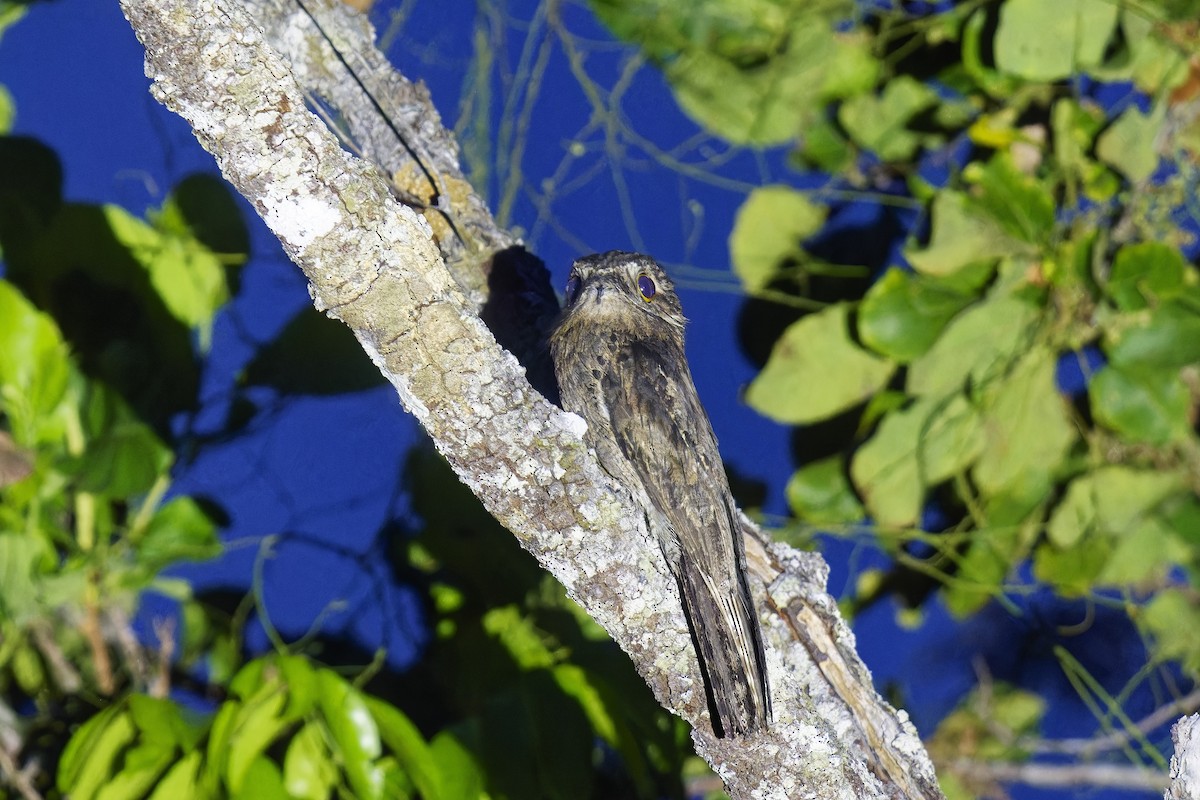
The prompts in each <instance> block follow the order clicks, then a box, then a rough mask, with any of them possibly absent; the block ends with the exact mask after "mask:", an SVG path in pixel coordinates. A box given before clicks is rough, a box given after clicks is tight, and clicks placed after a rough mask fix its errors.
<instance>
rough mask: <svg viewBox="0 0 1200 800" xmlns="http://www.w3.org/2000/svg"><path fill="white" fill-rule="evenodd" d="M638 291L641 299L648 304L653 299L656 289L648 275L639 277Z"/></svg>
mask: <svg viewBox="0 0 1200 800" xmlns="http://www.w3.org/2000/svg"><path fill="white" fill-rule="evenodd" d="M638 291H640V292H641V293H642V299H643V300H645V301H646V302H647V303H649V302H650V301H652V300H653V299H654V295H655V293H656V292H658V288H657V287H656V286H655V285H654V279H653V278H651V277H650V276H649V275H639V276H638Z"/></svg>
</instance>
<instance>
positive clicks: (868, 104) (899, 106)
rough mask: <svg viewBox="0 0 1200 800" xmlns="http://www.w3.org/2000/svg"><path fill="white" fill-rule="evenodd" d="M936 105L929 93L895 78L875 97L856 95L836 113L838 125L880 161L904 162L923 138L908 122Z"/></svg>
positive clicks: (922, 86) (905, 77) (912, 82)
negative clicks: (909, 126) (911, 128)
mask: <svg viewBox="0 0 1200 800" xmlns="http://www.w3.org/2000/svg"><path fill="white" fill-rule="evenodd" d="M938 102H939V101H938V96H937V93H936V92H935V91H933V89H930V88H929V87H928V86H926V85H925V84H923V83H921V82H920V81H918V80H916V79H915V78H913V77H911V76H909V75H897V76H896V77H895V78H892V79H891V80H890V81H888V82H887V84H886V85H885V86H884V89H883V92H882V93H881V94H879V95H878V96H874V95H869V94H860V95H856V96H854V97H851V98H849V99H848V100H846V102H845V103H843V104H842V105H841V107H840V108H839V110H838V121H839V122H841V123H842V127H844V128H845V129H846V132H847V133H849V134H850V136H851V138H853V139H854V141H856V142H857V143H858V144H860V145H861V146H862V147H864V148H866V149H867V150H870V151H871V152H873V153H875V154H876V155H878V156H879V158H880V159H881V160H883V161H888V162H894V161H907V160H909V159H911V158H912V157H913V155H914V154H915V153H916V152H917V148H918V147H920V146H921V144H922V141H923V140H924V138H925V137H926V136H927V134H919V133H916V132H915V131H913V130H910V129H909V128H908V123H909V121H910V120H911V119H912V118H913V117H915V116H916V115H918V114H920V113H922V112H924V111H928V110H930V109H932V108H933V107H935V106H936V105H937V104H938Z"/></svg>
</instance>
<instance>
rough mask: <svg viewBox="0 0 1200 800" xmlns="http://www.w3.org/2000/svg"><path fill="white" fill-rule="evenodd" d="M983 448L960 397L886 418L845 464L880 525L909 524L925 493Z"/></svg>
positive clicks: (970, 413)
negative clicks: (848, 465) (847, 465)
mask: <svg viewBox="0 0 1200 800" xmlns="http://www.w3.org/2000/svg"><path fill="white" fill-rule="evenodd" d="M982 447H983V435H982V431H981V429H980V425H979V417H978V415H977V414H976V412H975V409H974V408H972V407H971V404H970V403H968V402H967V399H966V398H965V397H964V396H963V395H961V394H958V395H954V396H953V397H950V398H948V399H947V398H925V399H922V400H918V401H917V402H916V403H914V404H913V405H911V406H910V407H908V408H907V409H904V410H903V411H895V412H892V413H891V414H888V415H887V417H885V418H884V420H883V422H882V423H881V424H880V426H879V429H878V430H877V431H876V432H875V435H874V436H872V437H871V438H870V440H868V441H867V443H866V444H864V445H863V446H862V447H861V448H859V450H858V452H857V453H855V454H854V460H853V461H852V462H851V464H850V477H851V478H852V479H853V480H854V485H855V486H857V487H858V491H859V494H860V495H861V496H862V498H863V500H864V501H865V503H866V506H867V510H868V511H869V512H870V513H871V516H872V517H874V519H875V521H876V522H878V523H879V524H880V525H883V526H887V527H895V528H900V527H907V526H911V525H914V524H915V523H916V522H917V520H918V518H919V517H920V513H921V504H922V501H923V499H924V497H925V491H926V490H927V489H928V488H930V487H932V486H934V485H936V484H938V483H940V482H942V481H944V480H946V479H947V478H950V477H951V476H953V475H956V474H958V473H960V472H962V471H963V470H965V469H966V468H967V467H969V466H970V464H971V462H972V461H974V460H975V458H976V457H978V455H979V452H980V450H981V449H982Z"/></svg>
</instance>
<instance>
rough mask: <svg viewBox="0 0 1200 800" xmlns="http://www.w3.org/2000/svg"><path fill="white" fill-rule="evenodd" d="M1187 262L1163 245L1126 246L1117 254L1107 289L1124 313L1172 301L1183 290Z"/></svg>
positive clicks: (1178, 253)
mask: <svg viewBox="0 0 1200 800" xmlns="http://www.w3.org/2000/svg"><path fill="white" fill-rule="evenodd" d="M1187 268H1188V267H1187V262H1186V261H1184V260H1183V254H1181V253H1180V252H1179V251H1178V250H1177V249H1175V248H1174V247H1171V246H1169V245H1165V244H1162V243H1160V242H1139V243H1137V244H1127V245H1125V246H1124V247H1122V248H1121V249H1120V250H1118V251H1117V256H1116V258H1115V259H1114V260H1113V266H1112V274H1111V275H1110V276H1109V279H1108V284H1107V285H1106V286H1105V287H1104V288H1105V291H1106V292H1108V295H1109V296H1110V297H1111V298H1112V299H1113V302H1114V303H1116V304H1117V308H1119V309H1121V310H1122V311H1137V310H1139V309H1143V308H1146V307H1147V305H1157V304H1158V303H1160V302H1162V301H1165V300H1170V299H1171V298H1173V297H1176V296H1177V295H1179V293H1180V292H1182V291H1183V289H1184V277H1185V275H1186V273H1187Z"/></svg>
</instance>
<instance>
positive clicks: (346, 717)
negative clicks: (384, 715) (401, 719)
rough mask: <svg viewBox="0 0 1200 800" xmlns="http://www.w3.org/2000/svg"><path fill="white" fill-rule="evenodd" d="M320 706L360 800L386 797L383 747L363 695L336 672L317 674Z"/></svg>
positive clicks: (319, 672)
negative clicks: (380, 757)
mask: <svg viewBox="0 0 1200 800" xmlns="http://www.w3.org/2000/svg"><path fill="white" fill-rule="evenodd" d="M317 682H318V684H319V685H320V691H321V695H320V700H319V703H320V707H321V713H322V715H323V716H324V718H325V724H326V725H328V726H329V732H330V734H331V735H332V736H333V741H334V744H335V745H336V746H337V756H338V757H339V760H340V761H341V762H342V769H344V770H345V771H346V777H347V778H348V779H349V781H350V787H351V788H352V789H353V790H354V794H355V796H356V797H358V798H359V800H374V799H375V798H381V797H382V796H383V771H382V770H381V769H380V767H379V765H378V764H377V763H376V759H378V758H379V754H380V753H381V752H382V747H381V745H380V741H379V728H378V726H376V724H375V718H374V717H372V716H371V712H370V710H369V709H368V708H367V704H366V702H365V701H364V700H363V697H362V694H360V693H359V691H358V690H357V689H355V688H354V687H352V686H351V685H350V684H349V683H347V682H346V681H345V680H343V679H342V678H341V677H340V676H339V675H338V674H337V673H335V672H332V671H330V670H327V669H322V670H318V671H317Z"/></svg>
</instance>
